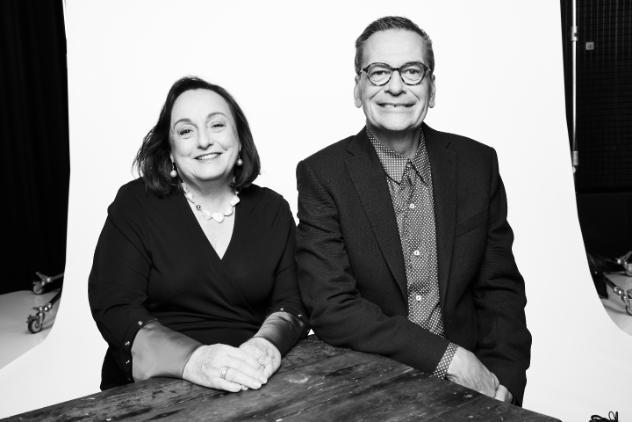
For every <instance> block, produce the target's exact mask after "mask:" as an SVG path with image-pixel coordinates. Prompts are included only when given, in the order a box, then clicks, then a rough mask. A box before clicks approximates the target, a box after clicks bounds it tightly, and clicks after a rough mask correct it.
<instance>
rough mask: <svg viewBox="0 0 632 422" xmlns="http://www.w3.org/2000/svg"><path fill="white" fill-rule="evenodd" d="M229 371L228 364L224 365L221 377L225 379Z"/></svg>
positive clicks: (220, 371)
mask: <svg viewBox="0 0 632 422" xmlns="http://www.w3.org/2000/svg"><path fill="white" fill-rule="evenodd" d="M227 373H228V366H222V369H220V370H219V377H220V378H221V379H223V380H225V379H226V374H227Z"/></svg>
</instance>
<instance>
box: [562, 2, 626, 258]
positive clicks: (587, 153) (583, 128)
mask: <svg viewBox="0 0 632 422" xmlns="http://www.w3.org/2000/svg"><path fill="white" fill-rule="evenodd" d="M560 5H561V18H562V19H561V22H562V41H563V44H562V45H563V46H564V48H563V50H564V82H565V84H564V85H565V91H566V116H567V123H568V128H569V138H570V137H571V136H572V132H571V130H572V102H571V101H572V42H571V25H572V0H560ZM577 26H578V35H579V37H578V38H579V39H578V42H577V67H576V68H577V123H576V126H577V142H578V150H579V166H578V168H577V172H576V173H575V190H576V192H577V210H578V214H579V222H580V225H581V229H582V234H583V237H584V243H585V246H586V250H587V251H588V252H589V253H591V254H598V255H604V256H609V257H614V256H618V255H622V254H624V253H625V252H627V251H629V250H630V249H632V2H630V1H628V0H626V1H624V0H577ZM569 142H570V139H569ZM569 160H570V156H569Z"/></svg>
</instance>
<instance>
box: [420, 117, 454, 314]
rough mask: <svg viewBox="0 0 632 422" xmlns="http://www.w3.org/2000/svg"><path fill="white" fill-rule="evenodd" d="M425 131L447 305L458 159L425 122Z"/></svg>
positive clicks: (440, 272) (440, 274)
mask: <svg viewBox="0 0 632 422" xmlns="http://www.w3.org/2000/svg"><path fill="white" fill-rule="evenodd" d="M423 131H424V137H425V139H426V147H427V148H428V156H429V158H430V168H431V169H432V191H433V196H434V212H435V226H436V232H437V266H438V278H439V292H440V296H441V303H442V304H444V303H445V297H446V292H447V288H448V280H449V277H450V268H451V263H452V262H451V261H452V249H453V246H454V233H455V232H454V230H455V226H456V188H457V186H456V157H455V152H454V151H453V150H451V149H450V148H449V146H450V143H449V142H443V140H441V139H439V137H440V136H441V135H440V134H439V133H437V132H436V131H435V130H433V129H431V128H430V127H429V126H428V125H426V124H425V123H424V124H423Z"/></svg>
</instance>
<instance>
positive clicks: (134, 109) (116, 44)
mask: <svg viewBox="0 0 632 422" xmlns="http://www.w3.org/2000/svg"><path fill="white" fill-rule="evenodd" d="M313 3H314V4H311V5H302V4H301V5H299V4H298V2H291V1H289V0H287V1H280V0H279V1H266V2H246V1H232V2H230V3H228V2H214V1H194V0H188V1H177V2H176V1H149V0H147V1H122V0H118V1H107V2H106V1H100V2H96V1H87V0H68V1H67V14H66V25H67V38H68V74H69V102H70V152H71V180H70V204H69V224H68V250H67V267H66V277H65V280H64V293H63V297H62V299H61V305H60V310H59V313H58V316H57V322H56V324H55V326H54V328H53V329H52V332H51V334H50V335H49V337H48V338H47V340H46V341H45V342H44V343H43V344H41V345H40V346H38V347H36V348H34V349H32V350H30V351H29V352H27V353H26V354H24V355H23V356H21V357H20V358H19V359H17V360H16V361H14V362H12V363H11V364H9V365H8V366H6V367H5V368H4V369H3V370H1V371H0V417H1V416H8V415H11V414H15V413H17V412H23V411H26V410H30V409H33V408H38V407H42V406H44V405H49V404H52V403H56V402H59V401H62V400H68V399H71V398H74V397H78V396H82V395H86V394H89V393H92V392H95V391H97V390H98V385H99V378H100V367H101V361H102V357H103V353H104V351H105V343H104V342H103V340H101V337H100V335H99V333H98V331H97V329H96V326H95V325H94V322H93V320H92V318H91V316H90V312H89V308H88V301H87V278H88V274H89V271H90V267H91V263H92V254H93V251H94V247H95V244H96V241H97V237H98V235H99V232H100V230H101V227H102V225H103V222H104V220H105V216H106V208H107V206H108V204H109V203H110V202H111V201H112V200H113V198H114V195H115V193H116V190H117V189H118V187H119V186H120V185H121V184H123V183H125V182H126V181H128V180H130V179H131V178H132V177H134V176H133V175H132V173H131V170H130V169H131V162H132V159H133V157H134V155H135V153H136V151H137V149H138V147H139V146H140V143H141V140H142V137H143V136H144V135H145V133H146V132H147V131H148V130H149V128H150V127H152V126H153V124H154V123H155V121H156V119H157V117H158V112H159V110H160V107H161V105H162V103H163V101H164V99H165V96H166V93H167V90H168V89H169V87H170V85H171V84H172V83H173V82H174V81H175V80H176V79H178V78H179V77H181V76H183V75H191V74H194V75H198V76H200V77H203V78H205V79H207V80H209V81H211V82H215V83H218V84H220V85H223V86H224V87H226V88H227V89H228V90H229V91H230V92H231V93H232V94H233V95H234V96H235V98H236V99H237V101H238V102H239V103H240V104H241V105H242V107H243V109H244V111H245V113H246V115H247V116H248V118H249V120H250V122H251V126H252V130H253V134H254V137H255V141H256V143H257V146H258V148H259V151H260V154H261V158H262V161H263V174H262V175H261V177H260V178H259V179H258V183H259V184H262V185H266V186H269V187H271V188H273V189H275V190H277V191H279V192H281V193H282V194H283V195H284V196H285V197H286V198H287V199H288V201H289V202H290V204H291V205H292V207H293V209H294V211H295V210H296V188H295V178H294V169H295V166H296V163H297V162H298V161H299V160H300V159H302V158H304V157H306V156H307V155H309V154H310V153H312V152H314V151H316V150H318V149H320V148H322V147H324V146H325V145H327V144H329V143H332V142H334V141H336V140H338V139H341V138H343V137H346V136H348V135H349V134H352V133H355V132H357V131H358V130H359V129H360V127H361V126H362V125H363V122H364V118H363V115H362V112H361V110H359V109H356V108H355V107H354V106H353V96H352V93H353V77H354V74H353V55H354V46H353V44H354V41H355V38H356V37H357V36H358V35H359V33H360V32H361V31H362V30H363V29H364V27H365V26H366V25H367V24H368V23H369V22H371V21H372V20H374V19H376V18H378V17H380V16H384V15H393V14H401V15H404V16H407V17H409V18H411V19H413V20H414V21H415V22H417V23H418V24H419V25H420V26H421V27H422V28H424V29H426V30H427V31H428V32H429V34H430V36H431V38H432V39H433V42H434V48H435V54H436V62H437V65H436V77H437V101H436V107H435V108H434V109H432V110H430V112H429V115H428V117H427V119H426V121H427V122H428V123H429V124H430V125H431V126H433V127H434V128H436V129H439V130H445V131H451V132H455V133H459V134H464V135H467V136H470V137H472V138H474V139H477V140H480V141H482V142H484V143H487V144H489V145H491V146H493V147H495V148H496V149H497V151H498V154H499V159H500V170H501V174H502V176H503V178H504V181H505V185H506V188H507V192H508V197H509V219H510V223H511V224H512V226H513V228H514V231H515V235H516V242H515V246H514V252H515V255H516V259H517V262H518V266H519V267H520V269H521V271H522V273H523V275H524V278H525V280H526V288H527V296H528V300H529V304H528V306H527V321H528V325H529V328H530V330H531V332H532V334H533V348H532V355H533V358H532V364H531V368H530V369H529V371H528V374H527V376H528V384H527V389H526V394H525V399H524V406H525V407H526V408H528V409H532V410H536V411H539V412H542V413H546V414H550V415H553V416H557V417H559V418H562V419H565V420H574V421H583V420H588V418H589V417H590V415H591V414H593V413H599V414H602V415H605V414H607V412H608V410H610V409H617V410H619V413H620V420H621V421H626V420H628V421H630V420H632V400H630V396H631V394H630V392H631V388H630V380H631V379H632V370H631V369H630V359H629V357H630V356H632V337H630V336H628V335H626V334H624V333H623V332H621V331H619V330H618V328H616V327H615V326H614V324H612V323H611V322H610V320H609V318H608V316H607V315H606V313H605V311H604V310H603V307H602V306H601V303H600V301H599V299H598V297H597V295H596V294H595V291H594V287H593V285H592V281H591V279H590V276H589V272H588V268H587V264H586V260H585V256H584V251H583V244H582V239H581V233H580V231H579V226H578V222H577V211H576V206H575V202H574V193H573V180H572V172H571V167H570V162H569V148H568V138H567V133H566V125H565V117H564V116H565V114H564V103H563V99H564V93H563V71H562V49H561V31H560V15H559V4H558V2H555V1H550V0H539V1H529V2H526V1H523V2H518V1H506V0H494V1H492V0H488V1H477V2H471V1H467V0H462V1H442V2H439V1H419V0H415V1H398V2H396V3H395V2H384V1H367V0H365V1H362V2H356V3H351V4H348V5H347V4H346V3H342V2H340V1H321V2H319V3H318V5H315V2H313ZM42 382H43V383H44V384H45V387H44V388H40V387H37V386H39V385H40V384H42ZM29 391H32V393H30V394H29V393H28V392H29Z"/></svg>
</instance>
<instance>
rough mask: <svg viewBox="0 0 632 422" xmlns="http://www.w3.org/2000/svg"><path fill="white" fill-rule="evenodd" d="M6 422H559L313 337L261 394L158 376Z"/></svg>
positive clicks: (297, 349) (286, 361)
mask: <svg viewBox="0 0 632 422" xmlns="http://www.w3.org/2000/svg"><path fill="white" fill-rule="evenodd" d="M4 420H6V421H73V422H74V421H95V420H96V421H108V422H109V421H121V420H125V421H275V422H281V421H555V420H557V419H553V418H550V417H548V416H544V415H541V414H538V413H534V412H531V411H528V410H524V409H521V408H519V407H516V406H512V405H508V404H505V403H501V402H499V401H496V400H493V399H491V398H488V397H485V396H482V395H480V394H478V393H476V392H474V391H471V390H468V389H466V388H463V387H461V386H458V385H456V384H453V383H450V382H448V381H443V380H439V379H437V378H434V377H431V376H428V375H426V374H425V373H423V372H420V371H417V370H415V369H413V368H411V367H409V366H406V365H403V364H400V363H398V362H395V361H393V360H391V359H388V358H385V357H382V356H377V355H370V354H366V353H359V352H353V351H350V350H348V349H342V348H335V347H332V346H329V345H327V344H325V343H323V342H322V341H320V340H318V339H317V338H316V337H315V336H311V337H310V338H308V339H307V340H303V341H302V342H301V343H299V344H298V345H297V346H296V347H295V348H294V349H293V350H292V351H291V352H290V353H289V354H288V356H286V357H285V358H284V360H283V364H282V365H281V368H280V369H279V371H278V372H277V373H276V374H275V375H274V376H273V377H272V378H271V379H270V381H269V382H268V384H267V385H266V386H264V387H263V388H261V389H260V390H257V391H254V390H253V391H243V392H240V393H222V392H220V391H217V390H212V389H208V388H203V387H199V386H196V385H193V384H190V383H188V382H186V381H182V380H176V379H170V378H154V379H150V380H147V381H143V382H139V383H135V384H130V385H127V386H123V387H118V388H113V389H111V390H107V391H104V392H101V393H97V394H93V395H91V396H86V397H82V398H79V399H75V400H71V401H68V402H64V403H60V404H57V405H53V406H50V407H46V408H43V409H39V410H35V411H32V412H28V413H23V414H20V415H16V416H13V417H11V418H8V419H4Z"/></svg>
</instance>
